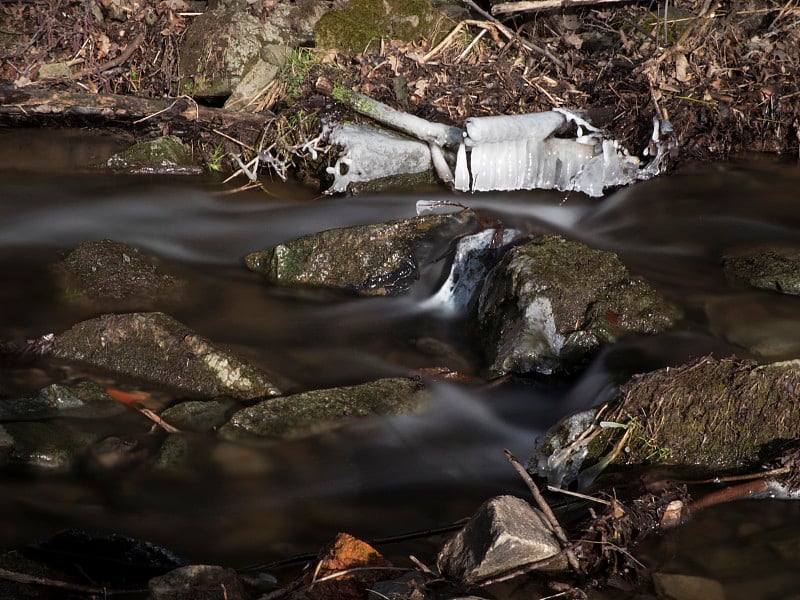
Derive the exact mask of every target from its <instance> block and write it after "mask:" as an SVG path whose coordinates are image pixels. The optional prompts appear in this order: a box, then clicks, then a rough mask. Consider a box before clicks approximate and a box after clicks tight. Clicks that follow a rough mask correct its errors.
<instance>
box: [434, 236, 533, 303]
mask: <svg viewBox="0 0 800 600" xmlns="http://www.w3.org/2000/svg"><path fill="white" fill-rule="evenodd" d="M521 236H522V233H521V232H520V231H517V230H516V229H503V230H499V229H484V230H483V231H481V232H479V233H476V234H473V235H467V236H464V237H462V238H461V239H460V240H459V241H458V246H456V252H455V256H454V258H453V264H452V266H451V267H450V274H449V275H448V277H447V280H446V281H445V282H444V283H443V284H442V287H441V288H439V291H438V292H436V294H434V295H433V296H431V297H430V298H429V299H428V300H426V301H425V302H424V303H423V305H422V307H423V308H435V309H439V310H443V311H446V312H459V311H461V310H464V309H466V308H468V307H469V306H470V305H471V304H472V303H473V301H474V300H475V296H477V292H478V290H480V287H481V285H482V284H483V281H484V279H485V278H486V273H487V272H488V271H489V269H490V268H491V267H493V266H494V265H495V264H496V263H497V261H498V259H499V257H500V256H502V254H503V253H504V252H505V251H506V250H507V248H508V245H509V244H511V243H512V242H513V241H514V240H516V239H519V238H520V237H521Z"/></svg>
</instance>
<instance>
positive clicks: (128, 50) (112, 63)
mask: <svg viewBox="0 0 800 600" xmlns="http://www.w3.org/2000/svg"><path fill="white" fill-rule="evenodd" d="M143 41H144V33H140V34H139V35H137V36H136V37H135V38H133V41H132V42H131V43H130V44H128V45H127V46H125V50H123V51H122V53H121V54H120V55H119V56H118V57H116V58H113V59H111V60H109V61H108V62H105V63H103V64H102V65H98V66H96V67H91V68H87V69H82V70H80V71H78V72H77V73H76V74H75V76H74V78H75V79H81V78H83V77H86V76H87V75H96V74H97V73H102V72H103V71H108V70H109V69H112V68H114V67H117V66H119V65H121V64H122V63H124V62H125V61H126V60H128V59H129V58H130V57H131V54H133V53H134V51H135V50H136V49H137V48H138V47H139V46H141V44H142V42H143Z"/></svg>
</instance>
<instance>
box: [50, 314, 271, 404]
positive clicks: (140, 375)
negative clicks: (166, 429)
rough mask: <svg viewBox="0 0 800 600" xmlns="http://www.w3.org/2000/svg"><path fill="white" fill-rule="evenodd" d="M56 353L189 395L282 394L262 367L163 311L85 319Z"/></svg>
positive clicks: (59, 341) (58, 340) (60, 338)
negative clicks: (245, 360) (194, 330)
mask: <svg viewBox="0 0 800 600" xmlns="http://www.w3.org/2000/svg"><path fill="white" fill-rule="evenodd" d="M51 352H52V354H53V355H54V356H55V357H56V358H60V359H63V360H68V361H75V362H81V363H84V364H88V365H92V366H95V367H99V368H102V369H105V370H108V371H112V372H114V373H117V374H121V375H127V376H130V377H132V378H135V379H140V380H144V381H148V382H151V383H155V384H158V385H163V386H165V387H166V388H168V389H172V390H175V391H178V392H181V393H183V394H185V395H187V396H189V397H201V398H202V397H205V398H211V397H215V396H230V397H233V398H241V399H250V398H256V397H261V396H276V395H278V394H279V393H280V392H279V390H278V388H277V387H275V385H274V384H273V383H271V382H270V380H269V378H268V377H267V375H266V374H264V373H263V372H261V371H260V370H259V369H257V368H256V367H254V366H252V365H249V364H247V363H245V362H244V361H242V360H241V359H239V358H237V357H236V356H234V355H233V354H230V353H229V352H227V351H225V350H223V349H220V348H218V347H216V346H215V345H213V344H212V343H211V342H210V341H208V340H207V339H205V338H203V337H201V336H199V335H197V334H196V333H195V332H193V331H192V330H191V329H189V328H188V327H187V326H186V325H183V324H182V323H180V322H178V321H177V320H175V319H173V318H172V317H170V316H169V315H166V314H164V313H159V312H153V313H127V314H119V315H117V314H107V315H102V316H100V317H97V318H95V319H90V320H88V321H82V322H81V323H78V324H76V325H74V326H73V327H72V328H71V329H69V330H67V331H65V332H64V333H61V334H59V335H57V336H55V339H54V340H53V341H52V344H51Z"/></svg>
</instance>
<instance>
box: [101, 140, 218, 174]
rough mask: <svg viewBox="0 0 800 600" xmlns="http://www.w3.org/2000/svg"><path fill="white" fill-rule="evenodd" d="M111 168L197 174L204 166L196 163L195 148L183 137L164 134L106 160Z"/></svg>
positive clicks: (137, 171)
mask: <svg viewBox="0 0 800 600" xmlns="http://www.w3.org/2000/svg"><path fill="white" fill-rule="evenodd" d="M106 166H107V167H108V168H109V169H114V170H118V171H127V172H130V173H165V174H181V173H185V174H197V173H202V172H203V169H202V168H201V167H199V166H198V165H197V164H196V161H195V159H194V156H193V155H192V149H191V148H189V147H188V146H186V145H185V144H184V143H183V142H182V141H181V140H180V138H178V137H177V136H174V135H165V136H163V137H159V138H156V139H154V140H150V141H147V142H139V143H138V144H134V145H133V146H131V147H130V148H128V149H127V150H125V151H124V152H119V153H117V154H114V155H113V156H111V157H110V158H109V159H108V160H107V161H106Z"/></svg>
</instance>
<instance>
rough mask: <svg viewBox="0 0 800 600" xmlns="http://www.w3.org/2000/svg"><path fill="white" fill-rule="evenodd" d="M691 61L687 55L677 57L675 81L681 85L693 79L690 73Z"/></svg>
mask: <svg viewBox="0 0 800 600" xmlns="http://www.w3.org/2000/svg"><path fill="white" fill-rule="evenodd" d="M688 69H689V61H688V59H687V58H686V55H685V54H678V55H677V56H676V57H675V79H677V80H678V81H680V82H681V83H686V82H687V81H689V80H690V79H691V78H692V74H691V73H689V72H688Z"/></svg>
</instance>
